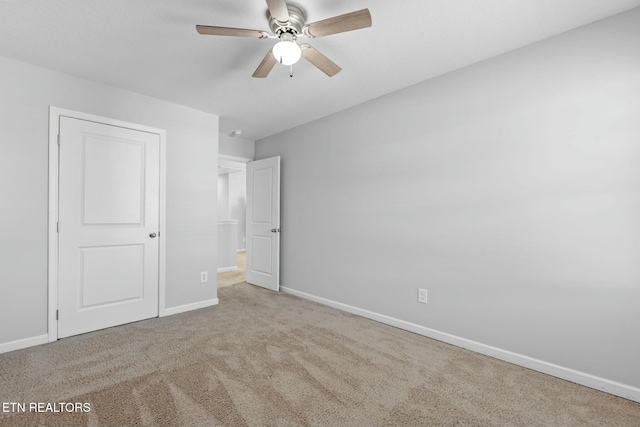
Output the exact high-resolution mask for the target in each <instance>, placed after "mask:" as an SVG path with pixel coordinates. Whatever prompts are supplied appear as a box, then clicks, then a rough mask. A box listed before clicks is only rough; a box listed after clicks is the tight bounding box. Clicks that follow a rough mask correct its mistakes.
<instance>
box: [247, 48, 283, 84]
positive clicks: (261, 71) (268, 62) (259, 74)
mask: <svg viewBox="0 0 640 427" xmlns="http://www.w3.org/2000/svg"><path fill="white" fill-rule="evenodd" d="M277 63H278V61H277V60H276V57H275V56H273V52H272V51H271V50H269V52H267V55H266V56H265V57H264V59H262V62H261V63H260V65H258V68H256V71H254V73H253V76H252V77H256V78H259V79H263V78H265V77H267V76H268V75H269V73H270V72H271V70H272V69H273V66H274V65H276V64H277Z"/></svg>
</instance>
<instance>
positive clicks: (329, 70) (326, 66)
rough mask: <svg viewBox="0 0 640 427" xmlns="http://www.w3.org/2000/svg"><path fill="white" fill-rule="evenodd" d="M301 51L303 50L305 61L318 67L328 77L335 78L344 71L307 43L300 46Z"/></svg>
mask: <svg viewBox="0 0 640 427" xmlns="http://www.w3.org/2000/svg"><path fill="white" fill-rule="evenodd" d="M300 49H301V50H302V56H303V57H304V59H306V60H307V61H309V62H311V63H312V64H313V65H315V66H316V67H318V68H319V69H320V71H322V72H323V73H325V74H326V75H327V76H329V77H333V76H335V75H336V74H338V73H339V72H340V71H342V68H340V67H339V66H337V65H336V64H335V62H333V61H332V60H330V59H329V58H327V57H326V56H324V55H323V54H321V53H320V52H318V50H317V49H316V48H314V47H313V46H311V45H309V44H307V43H305V44H302V45H300Z"/></svg>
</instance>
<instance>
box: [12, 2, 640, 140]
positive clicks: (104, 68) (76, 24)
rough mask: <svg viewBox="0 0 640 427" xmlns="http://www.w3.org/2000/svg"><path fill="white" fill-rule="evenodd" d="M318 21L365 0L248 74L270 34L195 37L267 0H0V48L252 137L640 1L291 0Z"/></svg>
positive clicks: (242, 17) (262, 20)
mask: <svg viewBox="0 0 640 427" xmlns="http://www.w3.org/2000/svg"><path fill="white" fill-rule="evenodd" d="M297 3H298V4H300V5H302V6H303V7H304V8H305V9H306V11H307V15H308V19H307V22H315V21H318V20H322V19H325V18H329V17H332V16H335V15H340V14H343V13H347V12H351V11H355V10H358V9H362V8H365V7H368V8H369V10H370V11H371V15H372V19H373V27H371V28H367V29H363V30H358V31H354V32H349V33H342V34H336V35H332V36H328V37H324V38H318V39H312V40H310V41H309V43H311V44H312V45H313V46H314V47H316V48H317V49H318V50H319V51H320V52H322V53H324V54H325V55H326V56H328V57H329V58H331V59H332V60H333V61H335V62H336V63H337V64H338V65H340V66H341V67H342V68H343V71H342V72H341V73H339V74H338V75H336V76H335V77H333V78H329V77H327V76H326V75H324V74H323V73H322V72H321V71H319V70H318V69H316V68H314V67H313V66H312V65H311V64H309V63H308V62H305V61H304V60H302V61H300V62H299V63H298V64H296V65H295V66H294V73H295V76H294V78H289V75H288V67H284V66H281V65H276V67H275V68H274V69H273V71H272V72H271V74H270V75H269V76H268V77H267V78H266V79H254V78H252V77H251V75H252V74H253V71H254V70H255V69H256V67H257V66H258V64H259V63H260V61H261V60H262V58H263V57H264V55H265V54H266V52H267V51H268V50H269V49H270V48H271V46H272V45H273V44H274V43H275V42H274V41H273V40H271V39H266V40H258V39H248V38H231V37H216V36H201V35H198V34H197V33H196V31H195V25H196V24H204V25H216V26H229V27H240V28H249V29H257V30H268V24H267V18H266V12H267V8H266V3H265V1H264V0H0V56H5V57H9V58H14V59H17V60H20V61H24V62H27V63H32V64H36V65H39V66H43V67H46V68H50V69H54V70H58V71H62V72H65V73H69V74H73V75H76V76H79V77H83V78H87V79H90V80H94V81H98V82H102V83H106V84H109V85H113V86H117V87H121V88H124V89H128V90H131V91H134V92H138V93H142V94H145V95H149V96H152V97H156V98H160V99H164V100H167V101H171V102H174V103H178V104H183V105H186V106H189V107H192V108H195V109H198V110H202V111H206V112H209V113H213V114H217V115H219V116H220V117H221V120H220V129H221V132H224V133H230V132H231V131H232V130H234V129H241V130H242V131H243V134H242V135H243V138H247V139H251V140H257V139H260V138H263V137H266V136H269V135H272V134H274V133H277V132H280V131H283V130H286V129H289V128H292V127H295V126H298V125H301V124H303V123H306V122H309V121H312V120H315V119H317V118H320V117H323V116H326V115H329V114H332V113H335V112H338V111H340V110H343V109H345V108H348V107H351V106H353V105H356V104H359V103H361V102H364V101H367V100H370V99H373V98H376V97H379V96H381V95H384V94H386V93H389V92H393V91H396V90H398V89H401V88H404V87H407V86H410V85H412V84H415V83H417V82H420V81H423V80H426V79H429V78H432V77H435V76H437V75H440V74H443V73H446V72H449V71H452V70H455V69H458V68H461V67H464V66H467V65H470V64H473V63H475V62H478V61H482V60H484V59H488V58H491V57H493V56H496V55H499V54H502V53H504V52H508V51H510V50H513V49H516V48H519V47H521V46H524V45H527V44H530V43H533V42H536V41H538V40H542V39H545V38H548V37H551V36H553V35H556V34H559V33H562V32H565V31H567V30H570V29H573V28H576V27H578V26H581V25H584V24H587V23H590V22H593V21H596V20H599V19H603V18H606V17H608V16H611V15H614V14H616V13H620V12H623V11H625V10H629V9H631V8H634V7H638V6H640V0H396V1H390V0H348V1H347V0H297Z"/></svg>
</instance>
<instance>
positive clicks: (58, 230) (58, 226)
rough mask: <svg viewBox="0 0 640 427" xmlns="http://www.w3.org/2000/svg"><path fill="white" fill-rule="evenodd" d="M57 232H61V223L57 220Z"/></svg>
mask: <svg viewBox="0 0 640 427" xmlns="http://www.w3.org/2000/svg"><path fill="white" fill-rule="evenodd" d="M56 232H57V233H59V232H60V223H59V222H56Z"/></svg>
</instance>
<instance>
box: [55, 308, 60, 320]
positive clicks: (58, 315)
mask: <svg viewBox="0 0 640 427" xmlns="http://www.w3.org/2000/svg"><path fill="white" fill-rule="evenodd" d="M58 319H60V311H59V310H56V320H58Z"/></svg>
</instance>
